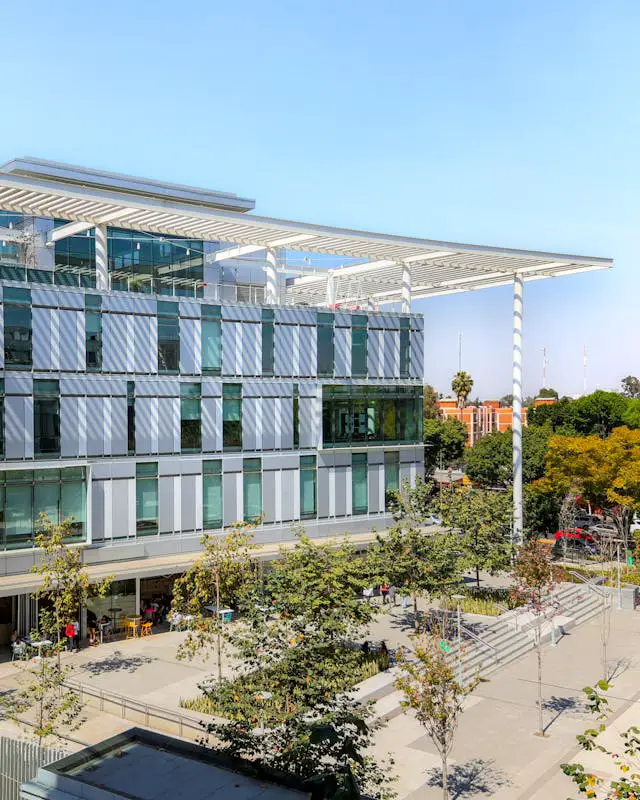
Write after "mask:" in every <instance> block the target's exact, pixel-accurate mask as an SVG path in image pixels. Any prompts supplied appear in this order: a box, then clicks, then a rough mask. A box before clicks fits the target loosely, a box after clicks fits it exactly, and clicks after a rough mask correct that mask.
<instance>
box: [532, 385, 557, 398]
mask: <svg viewBox="0 0 640 800" xmlns="http://www.w3.org/2000/svg"><path fill="white" fill-rule="evenodd" d="M537 396H538V397H554V398H555V399H556V400H557V399H558V392H556V390H555V389H551V388H549V387H546V386H543V387H542V389H540V391H539V392H538V395H537Z"/></svg>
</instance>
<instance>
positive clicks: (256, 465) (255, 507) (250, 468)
mask: <svg viewBox="0 0 640 800" xmlns="http://www.w3.org/2000/svg"><path fill="white" fill-rule="evenodd" d="M242 478H243V504H244V505H243V508H244V521H245V522H253V523H254V524H258V523H259V522H260V520H261V518H262V460H261V459H260V458H245V459H243V461H242Z"/></svg>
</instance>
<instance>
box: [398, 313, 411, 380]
mask: <svg viewBox="0 0 640 800" xmlns="http://www.w3.org/2000/svg"><path fill="white" fill-rule="evenodd" d="M410 336H411V334H410V331H409V319H408V318H407V317H402V318H401V319H400V377H401V378H408V377H409V374H410V371H411V338H410Z"/></svg>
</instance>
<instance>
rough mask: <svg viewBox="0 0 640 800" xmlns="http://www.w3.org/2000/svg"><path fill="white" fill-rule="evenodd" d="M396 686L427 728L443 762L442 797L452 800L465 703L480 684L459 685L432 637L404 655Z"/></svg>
mask: <svg viewBox="0 0 640 800" xmlns="http://www.w3.org/2000/svg"><path fill="white" fill-rule="evenodd" d="M399 668H400V677H399V678H398V679H397V680H396V682H395V685H396V687H397V688H398V689H400V691H402V692H403V693H404V696H405V700H404V701H403V703H402V705H403V706H404V708H405V709H409V708H410V709H411V710H412V711H413V712H414V713H415V715H416V718H417V720H418V722H419V723H420V724H421V725H422V726H423V727H424V728H425V730H426V732H427V735H428V736H429V738H430V739H431V741H432V742H433V746H434V747H435V748H436V751H437V752H438V755H439V756H440V759H441V762H442V789H443V793H442V797H443V800H449V773H448V761H449V756H450V754H451V751H452V749H453V743H454V739H455V734H456V731H457V729H458V723H459V720H460V716H461V714H462V712H463V711H464V703H465V700H466V698H467V696H468V695H469V694H471V692H472V691H473V690H474V688H475V686H476V684H475V683H472V684H470V685H467V686H464V685H463V684H461V683H459V682H458V679H457V677H456V672H455V669H454V668H453V667H452V666H451V665H450V664H449V662H448V660H447V658H446V655H445V653H443V652H442V650H440V648H439V646H438V640H437V639H436V638H435V637H432V636H423V637H416V639H415V643H414V644H413V646H412V652H411V655H410V657H409V655H408V654H405V653H401V655H400V658H399Z"/></svg>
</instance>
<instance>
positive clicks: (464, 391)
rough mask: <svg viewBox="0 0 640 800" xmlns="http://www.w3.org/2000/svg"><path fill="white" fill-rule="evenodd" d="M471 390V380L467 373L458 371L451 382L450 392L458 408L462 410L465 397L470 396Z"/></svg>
mask: <svg viewBox="0 0 640 800" xmlns="http://www.w3.org/2000/svg"><path fill="white" fill-rule="evenodd" d="M472 389H473V378H472V377H471V375H469V373H468V372H465V371H464V370H460V372H456V374H455V375H454V376H453V380H452V381H451V391H452V392H453V393H454V394H455V396H456V398H457V400H458V407H459V408H464V404H465V403H466V401H467V397H469V395H470V394H471V390H472Z"/></svg>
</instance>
